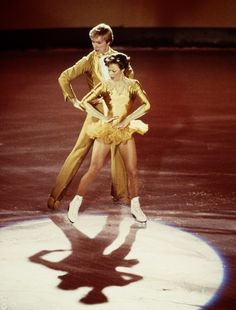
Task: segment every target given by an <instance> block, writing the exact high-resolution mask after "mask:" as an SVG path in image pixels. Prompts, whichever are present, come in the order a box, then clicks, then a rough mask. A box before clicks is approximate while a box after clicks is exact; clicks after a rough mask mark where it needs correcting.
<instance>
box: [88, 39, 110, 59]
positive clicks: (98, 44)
mask: <svg viewBox="0 0 236 310" xmlns="http://www.w3.org/2000/svg"><path fill="white" fill-rule="evenodd" d="M91 42H92V45H93V49H94V50H95V52H96V53H97V54H99V55H100V54H104V53H106V52H107V51H108V48H109V44H110V42H106V41H105V39H104V37H103V36H96V37H93V38H91Z"/></svg>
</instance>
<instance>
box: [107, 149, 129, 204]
mask: <svg viewBox="0 0 236 310" xmlns="http://www.w3.org/2000/svg"><path fill="white" fill-rule="evenodd" d="M111 175H112V187H111V195H112V196H113V198H114V200H117V201H118V200H120V201H122V202H124V203H127V204H128V203H129V202H130V197H129V192H128V178H127V173H126V169H125V165H124V162H123V159H122V157H121V155H120V151H119V149H118V147H117V146H112V147H111Z"/></svg>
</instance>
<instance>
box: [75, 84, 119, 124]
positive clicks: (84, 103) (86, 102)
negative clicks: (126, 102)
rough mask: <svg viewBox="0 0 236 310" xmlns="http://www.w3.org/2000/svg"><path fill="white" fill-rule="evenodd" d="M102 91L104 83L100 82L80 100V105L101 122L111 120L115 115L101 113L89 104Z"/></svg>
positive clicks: (100, 94) (99, 95)
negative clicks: (109, 115)
mask: <svg viewBox="0 0 236 310" xmlns="http://www.w3.org/2000/svg"><path fill="white" fill-rule="evenodd" d="M103 92H104V85H103V84H102V83H99V84H98V85H97V86H96V87H94V88H93V89H92V90H91V91H90V92H89V93H88V94H87V95H85V96H84V98H83V99H82V100H81V102H80V107H81V108H82V109H84V110H85V111H86V112H87V113H88V114H89V115H91V116H93V117H96V118H98V119H99V120H101V121H103V122H111V121H112V120H113V119H116V118H117V117H116V116H114V117H108V116H106V115H104V114H103V113H101V112H100V111H98V110H97V109H96V108H94V106H93V105H92V104H91V103H92V102H94V100H95V99H97V98H99V97H101V96H102V93H103ZM96 103H97V101H96ZM104 104H105V102H104Z"/></svg>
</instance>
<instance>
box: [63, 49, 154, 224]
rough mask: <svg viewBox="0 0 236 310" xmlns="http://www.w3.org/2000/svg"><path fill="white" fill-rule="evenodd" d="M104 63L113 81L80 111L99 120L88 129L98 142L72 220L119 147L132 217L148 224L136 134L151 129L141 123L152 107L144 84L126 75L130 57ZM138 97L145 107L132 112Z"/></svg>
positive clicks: (71, 207) (117, 56)
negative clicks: (111, 153) (140, 190)
mask: <svg viewBox="0 0 236 310" xmlns="http://www.w3.org/2000/svg"><path fill="white" fill-rule="evenodd" d="M104 62H105V65H106V66H107V67H108V72H109V75H110V79H109V80H106V81H104V82H101V83H99V84H98V85H97V86H96V87H95V88H93V89H92V90H91V91H90V92H89V93H88V94H87V95H85V97H84V98H83V99H82V100H81V102H80V108H82V109H84V110H85V111H86V112H87V113H88V114H90V115H91V116H93V117H95V118H96V119H97V122H95V123H92V124H91V125H90V126H89V127H88V128H87V132H86V133H87V135H88V136H89V137H90V138H92V139H94V144H93V150H92V157H91V162H90V166H89V169H88V171H87V172H86V173H85V174H84V175H83V176H82V178H81V180H80V183H79V187H78V192H77V195H75V197H74V198H73V200H72V201H71V202H70V205H69V211H68V218H69V220H70V221H71V222H72V223H74V222H75V221H76V219H77V216H78V211H79V208H80V206H81V203H82V200H83V197H84V195H85V194H86V193H87V190H88V188H89V185H90V184H91V183H92V181H93V180H94V178H95V177H96V175H97V174H98V172H99V171H100V170H101V168H102V167H103V165H104V162H105V159H106V156H107V155H108V153H109V151H110V149H111V145H112V144H113V145H117V148H118V149H119V151H120V154H121V156H122V159H123V161H124V164H125V168H126V172H127V175H128V181H129V195H130V198H131V214H132V215H133V216H134V217H135V219H136V220H137V221H138V222H142V223H145V222H146V221H147V218H146V215H145V214H144V213H143V211H142V209H141V207H140V202H139V194H138V176H137V154H136V146H135V141H134V138H133V133H135V132H138V133H140V134H144V133H145V132H146V131H147V130H148V125H147V124H145V123H143V122H142V121H140V120H137V119H138V118H140V117H141V116H143V115H144V114H145V113H146V112H147V111H148V110H149V109H150V103H149V101H148V98H147V95H146V93H145V91H144V90H143V89H142V88H141V85H140V83H139V82H138V81H137V80H134V79H129V78H127V77H126V76H125V75H124V71H125V69H127V68H128V66H129V57H128V56H126V55H125V54H122V53H118V54H115V55H112V56H108V57H106V58H105V60H104ZM136 97H137V98H138V99H139V101H140V103H141V106H140V107H139V108H138V109H136V110H135V111H133V112H131V108H132V102H133V101H134V100H135V98H136ZM97 98H101V101H102V102H103V105H104V109H103V113H101V112H100V111H98V110H97V109H96V108H95V107H94V106H93V105H92V103H93V102H94V100H95V99H97Z"/></svg>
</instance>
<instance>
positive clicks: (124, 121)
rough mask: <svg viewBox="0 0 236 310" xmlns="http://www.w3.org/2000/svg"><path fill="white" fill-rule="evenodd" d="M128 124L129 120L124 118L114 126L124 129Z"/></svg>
mask: <svg viewBox="0 0 236 310" xmlns="http://www.w3.org/2000/svg"><path fill="white" fill-rule="evenodd" d="M128 125H129V121H127V120H125V119H124V120H123V121H122V122H120V123H118V124H116V125H114V126H113V128H117V129H123V128H125V127H127V126H128Z"/></svg>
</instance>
